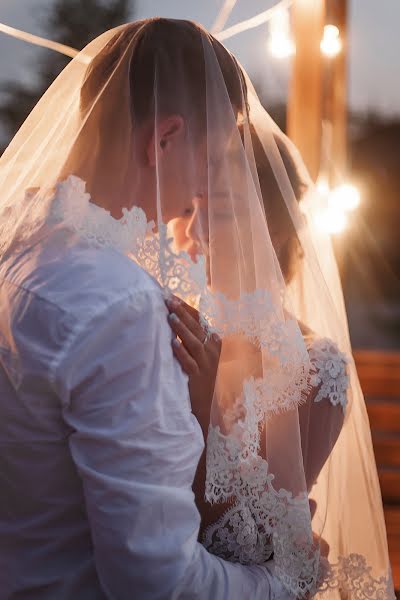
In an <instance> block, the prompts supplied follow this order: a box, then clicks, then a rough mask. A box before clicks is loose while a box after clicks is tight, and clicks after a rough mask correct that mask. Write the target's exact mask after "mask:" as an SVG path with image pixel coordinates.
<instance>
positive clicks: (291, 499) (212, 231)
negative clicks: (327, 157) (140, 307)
mask: <svg viewBox="0 0 400 600" xmlns="http://www.w3.org/2000/svg"><path fill="white" fill-rule="evenodd" d="M299 182H300V183H299ZM297 184H299V185H297ZM0 189H1V198H0V251H1V254H2V256H7V255H9V254H10V253H14V252H19V251H20V250H21V248H24V247H26V246H27V245H29V244H34V243H37V241H38V240H40V239H43V238H44V237H46V235H48V232H49V231H50V230H51V229H53V228H60V229H62V228H68V229H72V230H73V231H74V232H76V233H77V234H78V235H79V236H83V237H84V238H85V239H86V240H87V241H88V242H89V243H91V244H93V245H94V246H95V247H96V246H99V247H101V246H104V245H107V246H112V247H113V248H115V250H116V251H118V252H122V253H125V254H127V255H129V256H130V257H131V258H132V260H134V261H136V262H137V263H138V264H139V265H140V266H141V267H142V268H143V269H144V270H145V271H147V272H148V273H149V275H150V276H152V277H154V278H155V279H157V281H158V282H159V284H160V286H161V287H162V288H163V290H164V293H165V295H166V296H168V295H169V294H171V293H173V294H176V295H178V296H180V297H181V298H183V299H185V300H187V301H189V302H190V303H192V304H193V303H195V304H196V306H197V307H198V309H199V311H200V313H201V314H202V318H203V319H204V323H206V324H207V327H208V328H209V330H210V331H216V332H217V333H218V334H219V335H220V336H221V337H222V339H223V349H222V355H221V361H220V365H219V370H218V375H217V383H216V389H215V394H214V399H213V403H212V407H211V415H210V426H209V432H208V438H207V458H206V469H205V476H204V499H203V501H202V504H201V506H200V509H201V511H202V516H203V522H204V524H205V525H207V527H204V531H203V534H204V535H203V542H204V544H205V545H206V546H207V547H208V549H209V550H210V551H211V552H213V553H215V554H218V555H220V556H222V557H224V558H226V559H227V560H232V561H237V562H242V563H245V564H253V563H263V562H265V561H268V560H272V559H273V560H274V563H275V571H276V574H277V576H278V577H279V578H280V579H281V580H282V582H283V583H284V584H285V586H286V587H287V589H288V590H290V591H291V592H292V593H293V594H294V595H295V596H298V597H305V596H308V595H309V594H310V593H311V594H314V593H317V594H318V595H321V596H322V595H324V596H325V597H331V596H332V598H333V597H335V598H336V597H344V596H346V597H349V598H358V599H367V598H368V599H375V598H376V599H378V598H379V599H382V600H383V599H386V598H392V597H393V591H392V585H391V578H390V567H389V562H388V553H387V544H386V532H385V525H384V519H383V511H382V505H381V498H380V490H379V484H378V480H377V475H376V469H375V463H374V456H373V452H372V446H371V439H370V433H369V425H368V419H367V416H366V411H365V405H364V400H363V396H362V393H361V390H360V386H359V383H358V379H357V374H356V371H355V368H354V363H353V361H352V358H351V349H350V343H349V338H348V333H347V323H346V314H345V309H344V304H343V298H342V291H341V285H340V281H339V277H338V273H337V269H336V265H335V260H334V257H333V253H332V248H331V244H330V241H329V239H327V237H325V236H324V235H322V234H321V233H320V232H319V231H318V230H317V229H316V227H315V225H314V223H315V215H316V214H317V212H318V210H319V208H320V200H319V198H318V195H317V194H316V192H315V190H314V189H313V186H312V183H311V182H310V180H309V178H308V175H307V173H306V171H305V169H304V167H303V165H302V163H301V159H300V157H299V156H298V154H297V152H296V149H295V148H293V147H292V145H291V144H290V142H289V141H288V140H287V139H286V138H285V136H284V135H283V134H282V133H281V132H280V131H279V129H278V128H277V126H276V125H275V124H274V123H273V121H272V120H271V119H270V118H269V116H268V114H267V113H266V112H265V110H264V109H263V108H262V106H261V104H260V103H259V100H258V98H257V96H256V93H255V91H254V89H253V87H252V85H251V83H250V81H249V79H248V77H247V76H246V75H245V73H244V71H243V69H242V68H241V67H240V66H239V64H238V63H237V61H236V60H235V59H234V57H233V56H232V55H231V54H230V53H229V52H228V51H227V50H226V49H225V48H224V47H223V46H222V45H221V44H220V43H219V42H218V41H216V40H215V39H214V38H213V37H212V36H211V35H210V34H209V33H207V32H206V31H205V30H204V29H202V28H201V27H200V26H198V25H196V24H194V23H191V22H189V21H175V20H167V19H152V20H145V21H138V22H134V23H130V24H127V25H125V26H122V27H119V28H117V29H114V30H112V31H109V32H106V33H105V34H103V35H101V36H100V37H99V38H97V39H95V40H94V41H93V42H91V43H90V44H89V45H88V46H87V47H86V48H85V49H84V50H83V51H82V52H81V53H80V54H79V55H78V56H77V57H76V58H75V59H73V60H72V61H71V63H70V64H69V65H68V66H67V67H66V69H65V70H64V71H63V72H62V73H61V75H60V76H59V77H58V78H57V80H56V81H55V82H54V83H53V85H52V86H51V87H50V88H49V90H48V91H47V93H46V94H45V95H44V96H43V98H42V99H41V100H40V102H39V103H38V105H37V106H36V108H35V109H34V110H33V111H32V113H31V115H30V116H29V117H28V119H27V120H26V122H25V123H24V125H23V126H22V128H21V129H20V131H19V132H18V133H17V135H16V136H15V138H14V139H13V140H12V142H11V144H10V145H9V147H8V148H7V150H6V151H5V153H4V155H3V157H2V158H1V162H0ZM177 219H178V220H179V219H187V220H190V222H191V224H192V230H193V232H192V233H191V235H192V236H193V239H195V242H196V244H197V252H196V256H190V255H189V254H188V253H186V252H184V251H180V250H179V249H177V245H176V244H175V243H174V239H173V236H172V237H171V231H172V232H173V227H172V228H171V227H170V224H171V223H173V222H174V220H177ZM116 335H117V333H116ZM218 506H219V507H220V508H219V509H218ZM215 507H217V509H215ZM213 511H214V512H213ZM217 513H218V519H215V521H213V515H214V516H215V515H216V514H217Z"/></svg>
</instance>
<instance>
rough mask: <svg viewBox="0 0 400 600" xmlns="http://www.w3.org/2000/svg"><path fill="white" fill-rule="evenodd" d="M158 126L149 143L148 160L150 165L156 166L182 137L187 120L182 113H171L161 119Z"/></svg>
mask: <svg viewBox="0 0 400 600" xmlns="http://www.w3.org/2000/svg"><path fill="white" fill-rule="evenodd" d="M156 128H157V130H154V131H153V134H152V136H151V137H150V140H149V142H148V144H147V160H148V164H149V166H150V167H155V166H156V164H157V161H158V160H160V159H162V156H163V155H164V154H166V153H168V152H169V151H170V150H171V148H172V147H173V145H174V144H175V143H176V142H177V140H179V138H181V136H182V135H183V132H184V128H185V122H184V120H183V118H182V117H181V116H180V115H171V116H169V117H165V118H163V119H160V120H159V121H158V122H157V123H156Z"/></svg>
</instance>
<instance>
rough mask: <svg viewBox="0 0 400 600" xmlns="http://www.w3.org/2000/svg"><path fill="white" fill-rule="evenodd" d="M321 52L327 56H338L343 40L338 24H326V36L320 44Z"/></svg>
mask: <svg viewBox="0 0 400 600" xmlns="http://www.w3.org/2000/svg"><path fill="white" fill-rule="evenodd" d="M320 48H321V52H323V54H325V56H329V57H330V58H333V57H334V56H337V55H338V54H339V52H340V51H341V49H342V41H341V39H340V32H339V29H338V28H337V27H336V25H325V27H324V36H323V38H322V40H321V44H320Z"/></svg>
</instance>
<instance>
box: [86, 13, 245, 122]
mask: <svg viewBox="0 0 400 600" xmlns="http://www.w3.org/2000/svg"><path fill="white" fill-rule="evenodd" d="M133 40H134V42H133ZM132 43H134V44H135V47H134V48H132V50H131V52H132V54H131V59H130V65H129V78H130V94H131V108H132V118H133V122H134V123H138V124H141V123H143V122H144V121H146V120H147V119H148V118H151V117H153V116H154V113H155V110H156V109H157V112H158V114H161V115H163V114H164V115H168V114H174V113H178V114H181V115H182V116H183V117H184V118H186V119H187V120H189V121H190V122H191V123H192V125H193V126H194V127H195V128H196V129H197V130H201V129H203V130H205V128H206V114H205V106H206V105H207V103H206V93H207V90H206V84H205V82H206V66H205V60H204V46H205V44H207V43H208V44H211V46H212V49H213V51H214V53H215V56H216V58H217V61H218V64H219V68H220V70H221V73H222V76H223V78H224V81H225V85H226V90H227V92H228V95H229V99H230V102H231V104H232V106H233V108H234V110H235V112H236V113H237V112H243V111H246V110H247V89H246V83H245V79H244V76H243V72H242V70H241V68H240V66H239V65H238V63H237V61H236V59H235V58H234V56H233V55H232V54H231V53H230V52H228V50H227V49H226V48H224V46H222V44H220V43H219V42H218V40H216V39H215V38H214V37H213V36H212V35H210V34H209V33H208V32H207V31H206V30H205V29H203V28H202V27H201V26H200V25H198V24H196V23H194V22H192V21H181V20H172V19H164V18H154V19H146V20H142V21H136V22H134V23H131V24H130V25H128V26H125V27H124V28H123V29H121V30H120V31H116V33H115V35H114V36H113V38H112V39H111V40H110V41H109V42H108V44H106V46H105V47H104V48H103V49H102V50H101V51H100V52H99V53H98V54H97V56H95V58H94V59H93V60H92V61H91V63H90V65H89V67H88V69H87V73H86V77H85V81H84V84H83V86H82V89H81V97H80V105H81V110H82V112H85V111H86V110H87V108H88V107H91V106H92V105H93V100H94V99H95V98H96V97H97V96H98V94H99V93H101V90H102V88H104V87H105V86H106V85H107V82H108V80H109V77H110V75H111V74H112V73H115V71H116V70H118V69H119V68H121V69H124V68H126V67H125V64H126V63H125V61H123V60H122V59H123V57H124V55H125V54H126V52H128V51H129V49H130V46H131V44H132ZM178 78H179V80H180V81H184V83H185V87H184V94H183V93H180V92H181V91H180V90H177V86H176V81H177V79H178ZM155 86H157V93H156V94H155V93H154V92H155ZM138 90H139V93H138ZM155 96H156V97H157V103H158V106H157V107H155V106H154V98H155ZM117 101H118V99H116V102H117Z"/></svg>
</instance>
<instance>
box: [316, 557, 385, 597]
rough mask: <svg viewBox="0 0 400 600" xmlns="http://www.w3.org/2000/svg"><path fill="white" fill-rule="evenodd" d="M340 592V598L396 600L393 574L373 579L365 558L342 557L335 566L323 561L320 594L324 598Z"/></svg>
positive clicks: (319, 584)
mask: <svg viewBox="0 0 400 600" xmlns="http://www.w3.org/2000/svg"><path fill="white" fill-rule="evenodd" d="M332 590H338V592H339V593H340V597H344V596H348V595H351V597H352V598H355V599H356V600H371V599H376V600H395V593H394V586H393V579H392V576H391V573H388V574H387V575H384V576H382V577H373V575H372V574H371V567H369V566H368V565H367V561H366V560H365V557H364V556H361V555H360V554H350V555H349V556H346V557H344V556H341V557H339V560H338V561H337V562H336V563H334V564H329V563H328V562H327V561H326V559H323V560H321V563H320V574H319V582H318V593H319V594H321V595H322V596H323V595H324V593H329V592H330V591H332Z"/></svg>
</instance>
